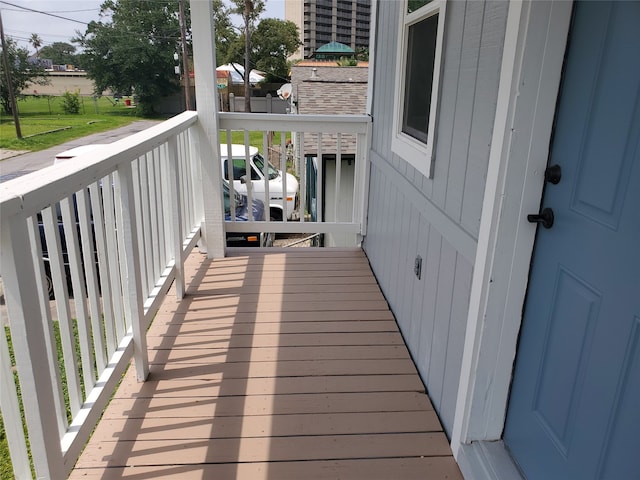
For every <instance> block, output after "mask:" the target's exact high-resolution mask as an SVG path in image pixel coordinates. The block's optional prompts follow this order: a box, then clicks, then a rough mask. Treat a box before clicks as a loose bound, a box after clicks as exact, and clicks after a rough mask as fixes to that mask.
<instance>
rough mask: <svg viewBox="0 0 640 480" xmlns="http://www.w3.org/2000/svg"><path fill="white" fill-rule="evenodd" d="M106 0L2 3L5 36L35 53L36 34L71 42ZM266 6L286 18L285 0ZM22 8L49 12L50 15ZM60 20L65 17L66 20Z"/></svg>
mask: <svg viewBox="0 0 640 480" xmlns="http://www.w3.org/2000/svg"><path fill="white" fill-rule="evenodd" d="M102 1H103V0H7V1H6V2H5V1H2V0H0V11H1V12H2V23H3V26H4V33H5V35H6V36H9V37H12V38H13V39H14V40H16V41H18V43H19V44H20V46H23V47H26V48H28V49H29V51H30V52H31V53H34V50H33V47H32V46H31V45H30V44H29V37H31V34H32V33H37V34H38V35H39V36H40V38H42V40H43V45H42V46H45V45H51V44H52V43H54V42H67V43H70V40H71V38H72V37H74V36H75V32H76V30H80V31H81V32H84V31H85V29H86V27H87V25H86V24H87V23H89V22H90V21H91V20H98V14H99V13H100V4H102ZM192 1H193V0H192ZM195 1H205V0H195ZM300 1H302V0H300ZM265 3H266V10H265V13H264V14H263V15H262V16H263V17H264V18H267V17H269V18H280V19H284V0H266V2H265ZM14 5H17V6H14ZM20 7H25V8H27V9H30V10H36V11H38V12H46V13H48V14H49V15H47V14H44V13H36V12H33V11H29V10H25V8H20ZM58 17H64V19H63V18H58Z"/></svg>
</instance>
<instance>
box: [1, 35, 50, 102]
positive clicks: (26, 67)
mask: <svg viewBox="0 0 640 480" xmlns="http://www.w3.org/2000/svg"><path fill="white" fill-rule="evenodd" d="M5 43H6V45H7V63H8V65H9V72H8V73H9V75H8V77H9V78H10V79H11V86H12V87H13V92H14V94H15V95H20V92H22V91H23V90H26V89H27V88H28V87H29V86H30V85H32V84H36V85H46V84H47V83H49V80H48V79H47V78H46V75H47V72H45V71H44V68H42V67H41V66H40V65H37V64H33V63H30V62H29V51H28V50H27V49H26V48H21V47H18V45H17V43H16V42H15V40H13V39H12V38H11V37H7V38H6V39H5ZM2 53H3V54H4V52H2ZM6 79H7V72H5V65H4V62H0V103H2V108H3V110H4V112H5V113H6V114H7V115H11V114H12V113H13V112H12V111H11V99H10V98H9V88H8V86H7V81H6Z"/></svg>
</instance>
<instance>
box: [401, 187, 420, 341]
mask: <svg viewBox="0 0 640 480" xmlns="http://www.w3.org/2000/svg"><path fill="white" fill-rule="evenodd" d="M398 216H399V217H400V218H401V219H402V230H401V231H400V235H402V241H401V244H402V246H401V255H400V264H399V265H398V270H399V272H398V274H399V278H400V282H399V286H400V295H399V298H400V304H401V305H402V306H403V315H404V316H405V317H406V318H407V337H409V336H410V334H411V328H412V318H413V316H412V305H411V296H412V293H413V288H412V284H413V279H414V278H415V277H414V276H413V258H414V256H415V248H416V247H415V244H416V238H415V237H416V233H414V234H413V235H412V234H411V233H410V232H411V226H412V224H415V223H416V221H417V220H418V219H419V218H420V216H419V215H418V214H417V212H415V211H414V208H413V206H412V205H411V202H410V201H409V200H407V198H406V197H404V196H403V197H402V214H401V215H398Z"/></svg>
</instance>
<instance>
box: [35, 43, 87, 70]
mask: <svg viewBox="0 0 640 480" xmlns="http://www.w3.org/2000/svg"><path fill="white" fill-rule="evenodd" d="M40 58H43V59H49V60H51V62H52V63H53V64H54V65H68V64H72V65H78V56H77V55H76V47H74V46H73V45H71V44H70V43H66V42H54V43H52V44H51V45H47V46H45V47H42V49H41V50H40Z"/></svg>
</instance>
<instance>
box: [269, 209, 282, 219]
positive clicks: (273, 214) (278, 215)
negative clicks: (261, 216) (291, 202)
mask: <svg viewBox="0 0 640 480" xmlns="http://www.w3.org/2000/svg"><path fill="white" fill-rule="evenodd" d="M269 218H270V219H271V221H272V222H281V221H282V210H280V209H278V208H272V209H270V210H269Z"/></svg>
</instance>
